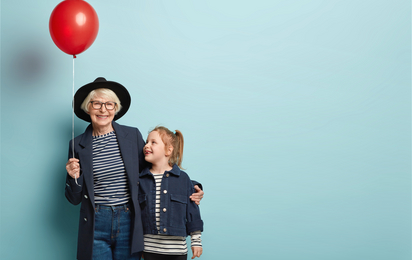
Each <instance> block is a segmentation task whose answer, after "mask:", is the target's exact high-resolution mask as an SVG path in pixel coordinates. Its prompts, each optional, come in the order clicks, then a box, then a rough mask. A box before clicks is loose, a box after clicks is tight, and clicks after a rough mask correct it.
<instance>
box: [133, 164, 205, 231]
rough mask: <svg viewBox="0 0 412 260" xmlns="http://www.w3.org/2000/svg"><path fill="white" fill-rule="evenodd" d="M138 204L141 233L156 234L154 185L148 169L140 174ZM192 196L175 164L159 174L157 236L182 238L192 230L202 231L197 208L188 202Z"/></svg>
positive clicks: (194, 204)
mask: <svg viewBox="0 0 412 260" xmlns="http://www.w3.org/2000/svg"><path fill="white" fill-rule="evenodd" d="M139 183H140V184H139V203H140V207H141V210H142V221H143V232H144V233H145V234H159V232H158V230H157V227H156V218H155V205H156V184H155V180H154V177H153V174H152V173H151V172H150V170H149V168H146V169H144V170H143V171H142V172H141V173H140V180H139ZM192 193H194V188H193V184H192V182H191V180H190V178H189V176H188V175H187V174H186V173H185V172H184V171H182V170H180V168H179V167H178V166H177V165H176V164H175V165H174V166H173V168H172V170H170V171H166V172H165V173H164V175H163V179H162V183H161V190H160V230H159V231H160V234H163V235H170V236H183V237H186V236H187V235H189V234H190V232H193V231H198V230H200V231H203V221H202V219H201V218H200V210H199V207H198V206H197V205H196V203H194V202H193V201H192V200H190V198H189V196H190V195H192Z"/></svg>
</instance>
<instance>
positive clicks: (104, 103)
mask: <svg viewBox="0 0 412 260" xmlns="http://www.w3.org/2000/svg"><path fill="white" fill-rule="evenodd" d="M93 102H94V103H98V104H100V107H99V108H95V107H94V105H93ZM89 103H91V104H92V108H93V109H95V110H98V109H101V108H102V106H103V105H104V107H105V108H106V110H109V111H111V110H114V109H115V108H116V106H117V103H116V102H114V101H107V102H100V101H92V100H91V101H89ZM106 103H114V107H113V108H112V109H109V108H107V106H106Z"/></svg>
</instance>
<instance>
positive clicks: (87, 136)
mask: <svg viewBox="0 0 412 260" xmlns="http://www.w3.org/2000/svg"><path fill="white" fill-rule="evenodd" d="M112 126H113V129H114V131H115V132H116V135H117V136H121V137H126V136H127V134H126V133H125V132H124V131H123V130H122V128H121V127H120V125H119V124H118V123H116V122H115V121H113V122H112ZM92 136H93V126H92V124H90V125H89V126H88V127H87V128H86V131H84V135H83V136H82V139H81V140H80V143H79V144H80V145H81V146H82V147H83V148H84V147H86V146H88V145H91V144H92V140H93V138H92Z"/></svg>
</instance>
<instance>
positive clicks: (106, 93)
mask: <svg viewBox="0 0 412 260" xmlns="http://www.w3.org/2000/svg"><path fill="white" fill-rule="evenodd" d="M97 95H100V96H102V97H104V98H106V99H108V100H110V101H114V102H116V113H115V114H117V113H118V112H119V111H120V110H121V109H122V105H121V104H120V99H119V98H118V97H117V95H116V93H114V91H113V90H111V89H108V88H98V89H94V90H92V91H90V93H89V95H87V97H86V98H85V99H84V100H83V103H82V105H81V106H80V108H81V109H83V111H84V112H86V113H89V102H90V101H91V100H92V99H93V98H95V97H96V96H97Z"/></svg>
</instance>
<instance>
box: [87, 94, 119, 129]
mask: <svg viewBox="0 0 412 260" xmlns="http://www.w3.org/2000/svg"><path fill="white" fill-rule="evenodd" d="M91 101H100V102H102V103H105V102H108V101H112V100H109V99H108V98H107V97H106V96H104V95H101V94H99V93H97V94H96V95H95V96H94V97H93V98H92V99H91ZM113 102H114V101H113ZM88 110H89V112H88V114H89V115H90V119H91V121H92V125H93V129H94V130H96V131H97V132H101V133H103V134H104V132H107V131H109V130H110V129H112V121H113V118H114V116H115V114H116V108H115V109H113V110H107V109H106V106H105V105H102V107H101V108H100V109H94V108H93V106H92V103H90V102H89V104H88ZM108 129H109V130H108ZM110 131H111V130H110ZM110 131H109V132H110Z"/></svg>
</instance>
